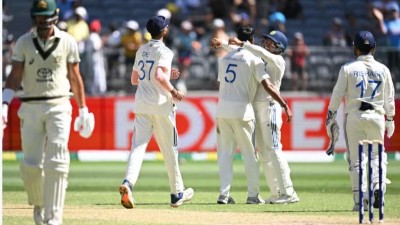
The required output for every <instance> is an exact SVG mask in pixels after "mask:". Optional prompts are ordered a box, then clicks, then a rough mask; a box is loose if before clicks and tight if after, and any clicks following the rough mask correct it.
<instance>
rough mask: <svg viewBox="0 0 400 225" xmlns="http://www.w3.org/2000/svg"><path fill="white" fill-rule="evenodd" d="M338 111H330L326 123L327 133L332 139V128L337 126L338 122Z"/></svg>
mask: <svg viewBox="0 0 400 225" xmlns="http://www.w3.org/2000/svg"><path fill="white" fill-rule="evenodd" d="M335 118H336V111H332V110H328V114H327V115H326V121H325V126H326V133H327V134H328V136H329V137H330V138H331V139H332V128H331V127H332V126H333V125H334V124H336V125H337V122H336V119H335Z"/></svg>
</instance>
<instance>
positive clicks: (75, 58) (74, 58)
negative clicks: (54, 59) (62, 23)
mask: <svg viewBox="0 0 400 225" xmlns="http://www.w3.org/2000/svg"><path fill="white" fill-rule="evenodd" d="M66 38H68V40H67V41H68V43H67V44H68V46H69V51H68V55H67V62H68V63H78V62H80V61H81V59H80V57H79V50H78V43H77V42H76V41H75V40H73V39H72V37H71V38H70V37H66Z"/></svg>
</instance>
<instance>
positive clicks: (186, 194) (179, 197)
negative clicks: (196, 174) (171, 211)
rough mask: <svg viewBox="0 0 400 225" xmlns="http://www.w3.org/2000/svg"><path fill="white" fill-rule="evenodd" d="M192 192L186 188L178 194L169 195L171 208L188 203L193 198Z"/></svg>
mask: <svg viewBox="0 0 400 225" xmlns="http://www.w3.org/2000/svg"><path fill="white" fill-rule="evenodd" d="M193 195H194V191H193V189H192V188H187V189H185V190H184V191H183V192H179V193H178V194H171V204H170V205H171V206H172V207H174V208H176V207H178V206H180V205H182V204H183V203H184V202H187V201H190V200H191V199H192V198H193Z"/></svg>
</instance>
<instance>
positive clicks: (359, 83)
mask: <svg viewBox="0 0 400 225" xmlns="http://www.w3.org/2000/svg"><path fill="white" fill-rule="evenodd" d="M343 96H344V97H345V100H346V113H349V112H352V111H355V110H358V109H359V108H360V104H361V101H363V102H368V103H370V104H372V105H373V106H374V108H375V110H376V111H377V112H379V113H381V114H382V115H385V114H386V116H388V117H391V118H392V117H393V116H394V112H395V111H394V110H395V109H394V88H393V81H392V77H391V75H390V71H389V69H388V68H387V67H386V66H385V65H383V64H382V63H380V62H377V61H375V59H374V57H373V56H372V55H364V56H359V57H358V58H357V60H356V61H353V62H350V63H347V64H345V65H344V66H342V68H341V69H340V72H339V78H338V81H337V83H336V85H335V88H334V89H333V93H332V98H331V101H330V104H329V109H330V110H334V111H336V110H337V109H338V108H339V105H340V103H341V101H342V97H343Z"/></svg>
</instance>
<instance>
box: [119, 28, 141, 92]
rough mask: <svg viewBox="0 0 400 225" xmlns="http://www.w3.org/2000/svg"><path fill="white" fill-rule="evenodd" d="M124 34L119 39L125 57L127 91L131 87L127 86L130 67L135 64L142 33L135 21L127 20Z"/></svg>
mask: <svg viewBox="0 0 400 225" xmlns="http://www.w3.org/2000/svg"><path fill="white" fill-rule="evenodd" d="M125 28H126V32H125V33H124V34H123V35H122V37H121V45H122V48H123V50H124V57H125V73H124V74H125V76H124V80H126V84H127V87H126V89H127V90H128V89H129V88H130V87H131V85H129V82H128V81H129V77H130V74H131V73H132V66H133V64H134V63H135V57H136V52H137V50H138V49H139V47H140V46H141V45H142V43H143V37H142V33H141V32H140V31H139V24H138V22H136V21H135V20H129V21H128V22H127V23H126V25H125Z"/></svg>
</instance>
